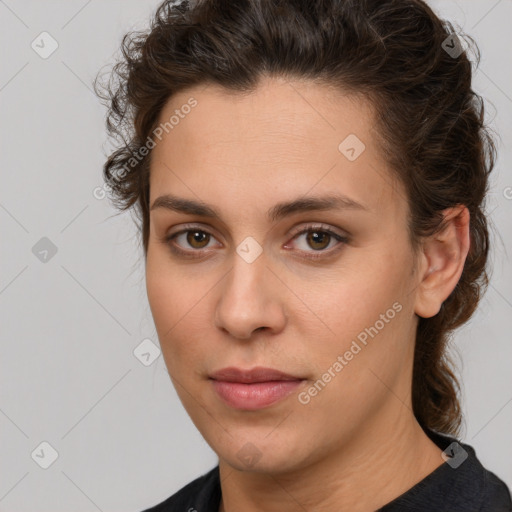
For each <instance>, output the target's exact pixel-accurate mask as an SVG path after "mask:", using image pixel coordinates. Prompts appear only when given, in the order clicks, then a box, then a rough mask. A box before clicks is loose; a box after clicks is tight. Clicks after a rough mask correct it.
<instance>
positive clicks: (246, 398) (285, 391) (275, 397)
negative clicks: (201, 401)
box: [209, 367, 305, 411]
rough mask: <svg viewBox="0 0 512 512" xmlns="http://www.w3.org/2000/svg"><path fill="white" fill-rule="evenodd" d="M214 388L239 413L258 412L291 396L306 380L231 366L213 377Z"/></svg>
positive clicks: (211, 375)
mask: <svg viewBox="0 0 512 512" xmlns="http://www.w3.org/2000/svg"><path fill="white" fill-rule="evenodd" d="M209 377H210V380H211V382H212V385H213V388H214V390H215V391H216V393H217V395H218V396H219V397H220V399H221V400H222V401H223V402H224V403H225V404H226V405H228V406H230V407H232V408H234V409H240V410H248V411H249V410H258V409H262V408H264V407H268V406H270V405H272V404H274V403H276V402H278V401H280V400H282V399H284V398H286V397H287V396H289V395H290V394H291V393H293V391H295V390H296V389H297V388H298V387H299V386H301V385H302V383H303V382H304V380H305V379H304V378H302V377H298V376H294V375H290V374H287V373H284V372H281V371H280V370H276V369H273V368H263V367H256V368H252V369H249V370H244V369H241V368H235V367H229V368H224V369H222V370H219V371H216V372H213V373H212V374H210V376H209Z"/></svg>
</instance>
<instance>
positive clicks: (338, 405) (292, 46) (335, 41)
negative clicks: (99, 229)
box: [103, 0, 512, 512]
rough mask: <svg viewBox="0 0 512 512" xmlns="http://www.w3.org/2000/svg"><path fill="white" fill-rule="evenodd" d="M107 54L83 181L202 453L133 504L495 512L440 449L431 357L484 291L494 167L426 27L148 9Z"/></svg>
mask: <svg viewBox="0 0 512 512" xmlns="http://www.w3.org/2000/svg"><path fill="white" fill-rule="evenodd" d="M469 39H470V38H469ZM122 49H123V57H124V58H123V60H122V61H120V62H119V63H118V64H117V66H116V67H115V75H116V76H117V77H118V78H119V79H120V80H119V81H117V82H116V85H115V86H114V85H111V86H110V87H109V88H107V93H106V94H104V95H103V97H104V98H105V99H107V100H108V101H109V102H110V103H109V105H110V111H109V117H108V123H107V125H108V128H109V130H110V132H111V133H112V134H113V135H116V134H117V135H121V136H126V134H128V137H129V141H128V142H127V143H126V144H124V145H123V146H122V147H120V148H119V149H118V150H117V151H116V152H115V153H113V154H112V155H111V156H110V157H109V159H108V161H107V162H106V164H105V167H104V173H105V177H106V179H107V182H108V183H109V185H110V187H111V189H112V192H113V199H114V201H115V203H116V205H117V206H118V207H119V208H120V209H127V208H131V207H132V206H133V207H135V211H136V212H137V213H138V214H139V220H140V228H141V234H142V241H143V247H144V254H145V259H146V283H147V293H148V299H149V303H150V306H151V311H152V315H153V318H154V321H155V325H156V329H157V332H158V337H159V341H160V345H161V348H162V353H163V356H164V359H165V363H166V366H167V369H168V371H169V374H170V377H171V379H172V382H173V384H174V386H175V387H176V391H177V393H178V395H179V397H180V399H181V401H182V403H183V405H184V407H185V409H186V410H187V412H188V414H189V415H190V417H191V419H192V421H193V422H194V424H195V425H196V427H197V428H198V430H199V431H200V432H201V434H202V435H203V436H204V438H205V440H206V441H207V442H208V443H209V445H210V446H211V447H212V449H213V450H214V451H215V452H216V453H217V454H218V457H219V464H218V466H216V467H215V468H213V469H212V470H211V471H210V472H208V473H207V474H206V475H203V476H202V477H200V478H198V479H196V480H194V481H193V482H191V483H190V484H189V485H187V486H185V487H184V488H183V489H181V490H180V491H179V492H177V493H176V494H174V495H173V496H171V497H170V498H169V499H167V500H165V501H164V502H162V503H160V504H158V505H156V506H153V508H150V509H148V510H151V511H171V510H173V511H174V510H183V511H185V510H189V511H194V510H197V511H199V512H203V511H215V512H217V511H223V512H234V511H243V512H252V511H262V510H263V511H274V510H276V511H277V510H279V511H282V510H286V511H306V510H307V511H317V510H318V511H323V512H330V511H340V510H350V511H352V512H354V511H356V512H357V511H374V510H383V511H403V510H414V511H418V510H425V511H427V510H428V511H432V510H450V511H451V512H454V511H473V510H474V511H477V510H478V511H494V512H496V511H505V510H511V509H512V503H511V499H510V491H509V490H508V488H507V486H506V485H505V484H504V482H502V481H501V480H500V479H499V478H498V477H497V476H496V475H494V474H493V473H492V472H490V471H489V470H487V469H485V468H484V467H483V466H482V465H481V463H480V462H479V460H478V459H477V457H476V454H475V452H474V450H473V449H472V447H471V446H469V445H467V444H464V443H462V442H458V441H457V434H458V432H459V427H460V423H461V410H460V405H459V399H458V391H459V389H458V384H457V380H456V378H455V376H454V373H452V369H451V367H450V364H449V361H448V359H447V354H446V351H447V344H448V341H449V336H450V334H451V332H452V331H453V330H454V329H455V328H456V327H459V326H460V325H462V324H463V323H465V322H466V321H467V320H468V319H469V318H470V317H471V315H472V313H473V312H474V311H475V309H476V307H477V304H478V299H479V297H480V295H481V294H482V293H483V291H484V289H485V286H486V284H487V282H488V275H487V271H486V265H487V254H488V242H489V239H488V228H487V220H486V217H485V215H484V213H483V210H482V204H483V200H484V197H485V193H486V190H487V183H488V175H489V173H490V171H491V170H492V168H493V165H494V159H495V147H494V144H493V140H492V138H491V136H490V135H489V133H488V130H487V129H486V127H485V126H484V125H483V102H482V101H481V98H480V97H479V96H478V95H476V94H475V93H474V91H473V90H472V89H471V78H472V73H471V62H470V61H469V60H468V57H467V55H466V52H465V51H464V50H463V47H462V43H461V40H460V39H459V38H458V37H457V36H456V35H455V33H454V30H453V27H452V26H451V25H450V23H448V22H444V21H441V20H440V19H439V18H438V17H437V16H436V15H435V14H434V13H433V12H432V10H431V9H430V8H429V7H428V6H427V5H426V4H425V3H423V2H422V1H420V0H402V1H400V2H398V1H396V0H378V1H377V0H362V1H361V0H358V1H353V0H317V1H298V0H295V1H293V0H283V1H276V0H258V1H252V2H248V1H247V0H245V1H240V2H238V1H237V2H230V1H221V0H203V1H199V2H197V3H196V4H194V6H192V5H189V4H188V3H186V2H185V3H182V4H180V5H173V4H172V3H171V2H164V3H163V4H162V5H161V6H160V7H159V9H158V11H157V13H156V15H155V18H154V23H153V24H152V27H151V30H150V31H149V33H138V34H135V35H133V34H132V35H130V34H127V35H126V36H125V39H124V41H123V46H122ZM476 50H477V58H478V57H479V55H478V49H477V48H476Z"/></svg>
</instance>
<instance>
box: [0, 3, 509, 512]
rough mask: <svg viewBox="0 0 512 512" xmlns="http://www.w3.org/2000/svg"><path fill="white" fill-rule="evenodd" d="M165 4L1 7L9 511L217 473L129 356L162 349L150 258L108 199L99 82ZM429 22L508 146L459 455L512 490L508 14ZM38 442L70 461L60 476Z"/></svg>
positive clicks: (127, 508) (470, 356)
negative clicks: (147, 271)
mask: <svg viewBox="0 0 512 512" xmlns="http://www.w3.org/2000/svg"><path fill="white" fill-rule="evenodd" d="M158 3H159V2H158V1H147V2H140V1H138V2H137V1H135V0H130V1H127V0H123V1H121V0H115V1H114V0H108V1H103V2H100V1H99V0H89V1H84V0H73V1H66V2H65V1H45V2H41V1H35V0H34V1H28V0H25V1H15V0H5V1H2V0H0V38H1V41H0V48H1V52H2V55H1V59H0V62H1V67H0V109H1V114H0V129H1V133H0V141H1V146H0V147H1V151H0V162H1V164H0V165H1V170H2V176H3V180H2V182H3V183H2V188H1V193H0V223H1V229H2V244H1V262H2V264H1V269H2V272H1V277H0V307H1V320H0V321H1V326H2V331H1V345H0V347H1V354H2V357H1V358H0V439H1V442H0V511H4V512H5V511H8V512H29V511H30V512H43V511H45V512H50V511H51V512H63V511H67V512H69V511H71V510H72V511H74V512H81V511H83V512H85V511H96V510H100V511H105V512H106V511H112V512H114V511H123V512H135V511H140V510H142V509H143V508H145V507H147V506H149V505H152V504H155V503H157V502H159V501H161V500H163V499H164V498H165V497H167V496H169V495H170V494H172V493H174V492H175V491H176V490H178V489H179V488H180V487H182V486H183V485H185V484H186V483H188V482H189V481H191V480H192V479H194V478H196V477H197V476H199V475H200V474H202V473H204V472H206V471H207V470H209V469H210V468H212V467H213V466H214V465H215V464H216V462H217V458H216V456H215V454H214V452H213V451H212V450H211V449H210V448H209V447H208V445H207V444H206V443H205V441H204V440H203V439H202V437H201V436H200V435H199V433H198V432H197V431H196V429H195V427H194V425H193V424H192V422H191V421H190V419H189V418H188V416H187V414H186V413H185V411H184V409H183V407H182V406H181V404H180V402H179V400H178V398H177V396H176V394H175V392H174V389H173V388H172V385H171V382H170V379H169V377H168V375H167V372H166V368H165V364H164V361H163V359H162V357H161V356H160V357H158V358H156V359H155V360H154V361H153V358H154V356H153V355H152V356H151V357H150V356H145V358H146V359H148V358H150V360H151V361H152V364H150V365H148V366H145V365H144V364H143V363H142V362H141V360H140V359H138V358H137V357H135V355H134V353H133V351H134V349H136V347H138V346H139V344H140V343H141V342H142V341H143V340H145V339H150V340H152V342H153V343H154V344H155V345H158V340H157V336H156V332H155V329H154V325H153V321H152V318H151V314H150V310H149V305H148V303H147V298H146V292H145V283H144V268H143V258H142V256H141V254H142V253H141V249H140V246H139V245H138V241H137V233H136V230H135V227H134V224H133V221H132V218H131V216H130V214H123V215H118V216H116V215H114V214H115V213H116V212H115V210H114V209H113V207H112V206H111V205H110V204H109V202H108V199H106V198H104V199H101V193H98V189H97V187H101V186H102V177H101V166H102V164H103V162H104V159H105V154H106V153H108V152H109V151H110V148H111V145H110V144H109V143H108V142H107V139H106V135H105V131H104V115H105V110H104V108H103V107H102V106H101V105H100V103H99V101H98V100H97V98H96V97H95V95H94V94H93V92H92V87H91V81H92V79H93V78H94V76H95V75H96V73H97V72H98V71H99V70H100V68H101V67H102V66H103V65H105V64H108V63H111V62H112V59H113V58H114V56H115V54H117V52H118V47H119V43H120V40H121V37H122V35H123V34H124V33H125V32H127V31H129V30H133V29H137V28H145V27H146V26H147V21H148V19H149V16H150V15H151V14H152V13H153V10H154V8H155V7H156V6H157V5H158ZM430 5H432V6H433V7H434V8H435V10H436V11H437V12H438V13H439V14H441V16H443V17H447V18H449V19H450V20H452V21H454V22H455V23H456V24H457V25H458V27H460V28H461V29H462V30H464V31H465V32H466V31H467V32H468V33H469V34H470V35H472V36H473V37H474V38H475V39H476V40H477V43H478V44H479V47H480V49H481V51H482V62H481V66H480V68H479V70H478V71H477V72H476V74H475V82H474V84H475V88H476V90H477V92H479V93H480V94H483V95H484V97H485V98H486V101H487V120H488V121H490V122H491V125H492V127H493V128H494V129H495V130H496V131H497V132H498V133H499V139H498V141H497V142H498V149H499V159H498V162H497V166H496V170H495V171H494V176H493V181H492V188H491V193H490V195H489V203H488V212H489V213H490V215H491V218H492V220H493V222H494V224H495V230H494V232H493V244H494V247H493V252H492V255H491V259H492V261H493V267H494V272H493V277H492V282H491V286H490V287H489V291H488V293H487V295H486V296H485V298H484V299H483V301H482V303H481V305H480V307H479V310H478V312H477V314H476V315H475V316H474V318H473V319H472V321H471V322H470V323H469V324H468V325H467V326H466V327H464V328H462V329H460V330H459V331H458V332H457V335H456V337H455V345H456V348H457V349H458V352H459V353H460V360H459V365H460V367H461V373H462V380H463V383H464V400H463V406H464V413H465V418H466V423H465V430H464V434H463V437H462V440H463V441H465V442H467V443H469V444H471V445H472V446H474V447H475V449H476V451H477V455H478V456H479V458H480V460H481V461H482V463H483V464H484V465H485V466H487V467H488V468H489V469H491V470H492V471H493V472H495V473H496V474H497V475H498V476H500V477H501V478H502V479H503V480H504V481H505V482H506V483H507V484H508V485H509V486H510V487H511V488H512V464H511V463H510V461H511V460H512V442H511V436H510V431H511V428H510V427H511V424H512V403H511V401H512V385H511V384H512V379H511V370H510V362H511V360H512V345H511V343H510V341H511V335H510V330H509V319H510V317H511V315H512V272H511V265H510V259H509V258H510V256H509V254H507V248H508V249H510V247H511V242H512V229H511V223H512V222H511V219H512V173H511V170H510V164H511V160H512V158H511V149H510V145H509V144H507V142H508V141H509V140H510V136H511V131H512V126H511V120H512V86H511V85H512V71H511V67H510V62H509V60H508V57H509V55H508V54H509V52H510V48H511V47H512V35H511V33H512V31H511V30H510V22H511V21H512V2H511V1H510V0H500V1H492V2H491V1H488V0H485V1H484V0H479V1H464V2H463V1H462V0H461V1H458V2H455V1H446V0H444V1H442V2H441V1H440V0H436V1H431V2H430ZM43 31H46V32H48V33H49V34H50V35H51V37H52V38H53V39H54V40H56V41H57V43H58V45H59V46H58V49H57V50H56V51H55V52H54V53H53V54H52V55H51V56H49V57H48V58H47V59H43V58H41V57H40V55H39V54H38V53H36V51H34V50H33V49H32V47H31V44H32V42H33V41H34V40H36V43H37V42H38V41H39V45H40V46H42V43H40V38H38V36H39V34H41V32H43ZM44 37H47V36H44ZM48 48H50V40H49V39H46V40H45V49H46V50H47V49H48ZM40 51H42V49H41V50H40ZM95 190H96V193H95ZM45 237H46V238H45ZM43 238H44V239H43ZM41 239H43V240H41ZM47 239H48V240H47ZM50 241H51V242H50ZM51 244H53V245H51ZM52 246H54V247H55V248H56V250H57V252H56V253H55V254H52V252H51V247H52ZM34 247H35V248H34ZM44 250H49V252H48V253H44ZM41 258H43V259H44V258H46V261H41ZM145 343H148V342H145ZM143 347H144V346H143ZM141 359H143V358H141ZM148 362H149V361H148ZM42 442H47V443H49V444H50V445H51V446H52V447H53V449H54V450H56V452H57V453H58V458H57V459H56V460H55V461H54V462H53V464H51V465H50V466H49V467H48V468H47V469H43V468H42V467H40V466H41V464H43V465H44V464H45V463H46V464H48V463H49V462H51V455H52V452H51V449H50V448H48V447H47V446H46V445H42V446H41V443H42Z"/></svg>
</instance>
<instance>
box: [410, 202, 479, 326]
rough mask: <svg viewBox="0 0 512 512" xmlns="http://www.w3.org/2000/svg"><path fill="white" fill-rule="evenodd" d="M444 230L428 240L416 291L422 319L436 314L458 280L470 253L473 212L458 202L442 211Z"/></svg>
mask: <svg viewBox="0 0 512 512" xmlns="http://www.w3.org/2000/svg"><path fill="white" fill-rule="evenodd" d="M443 216H444V223H443V224H444V227H443V229H442V230H441V231H440V232H438V233H436V234H435V235H432V236H431V237H429V238H427V239H425V241H424V242H423V247H422V258H421V259H422V264H421V267H422V271H421V274H420V275H419V279H420V282H419V284H418V289H417V293H416V303H415V309H414V311H415V313H416V314H417V315H418V316H420V317H423V318H430V317H432V316H435V315H436V314H437V313H438V312H439V310H440V309H441V305H442V303H443V302H444V301H445V300H446V299H447V298H448V297H449V295H450V294H451V293H452V291H453V290H454V288H455V287H456V286H457V283H458V282H459V279H460V276H461V275H462V271H463V269H464V263H465V261H466V257H467V255H468V252H469V245H470V236H469V227H470V215H469V210H468V209H467V207H465V206H463V205H458V206H455V207H452V208H448V209H446V210H444V211H443Z"/></svg>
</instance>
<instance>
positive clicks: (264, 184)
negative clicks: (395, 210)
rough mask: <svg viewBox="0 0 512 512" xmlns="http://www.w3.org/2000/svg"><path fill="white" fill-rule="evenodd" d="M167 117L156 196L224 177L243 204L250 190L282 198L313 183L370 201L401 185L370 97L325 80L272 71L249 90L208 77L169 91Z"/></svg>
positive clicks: (221, 182) (154, 181)
mask: <svg viewBox="0 0 512 512" xmlns="http://www.w3.org/2000/svg"><path fill="white" fill-rule="evenodd" d="M188 105H194V106H193V107H191V108H189V107H188ZM171 118H172V121H173V122H172V123H170V122H169V120H171ZM159 122H160V123H161V126H164V127H165V123H167V129H166V130H164V131H163V134H162V137H161V140H160V141H156V142H157V144H156V147H155V148H154V149H153V154H152V163H151V178H150V193H151V197H150V202H151V203H152V202H153V201H154V199H155V197H156V196H157V194H158V195H159V194H161V193H171V192H173V193H174V192H176V191H177V190H179V191H180V193H181V195H185V196H188V197H193V196H197V197H200V198H201V197H204V196H205V195H207V196H208V195H210V193H211V192H213V194H216V193H218V194H222V190H223V189H222V187H224V190H225V194H224V195H225V196H226V197H227V195H228V192H229V195H230V196H231V197H233V196H236V197H237V198H238V201H239V204H240V205H241V206H243V205H244V197H246V196H247V194H249V195H254V194H257V195H259V196H260V197H261V198H263V197H269V198H270V197H271V196H276V198H277V196H278V195H279V196H280V197H279V199H282V198H283V197H282V196H285V195H289V196H290V197H296V196H298V195H303V194H306V193H307V192H308V191H309V190H312V189H313V188H314V189H315V190H314V191H315V192H325V191H333V190H335V191H339V192H341V193H343V194H345V195H347V196H350V197H352V198H353V199H354V200H356V201H358V200H359V201H360V202H362V203H366V204H368V202H369V201H368V198H369V196H370V197H371V200H370V202H372V201H373V202H374V203H375V202H379V201H381V202H382V201H388V200H389V199H390V197H391V196H392V195H393V194H395V190H394V189H395V188H396V187H397V186H399V184H397V183H395V180H394V177H393V175H392V174H391V173H390V172H389V169H387V167H386V165H385V162H384V161H383V158H382V155H381V153H380V151H379V148H378V147H377V143H376V137H375V133H374V126H375V122H374V114H373V110H372V108H371V105H370V104H369V102H368V101H365V100H364V99H363V98H362V97H361V96H356V95H353V94H348V93H343V92H342V91H338V90H335V89H333V88H332V87H328V86H326V85H320V84H318V83H314V82H311V81H305V80H304V81H298V80H294V81H291V80H285V79H284V78H266V79H263V80H262V81H261V82H260V84H259V85H258V87H257V88H256V89H255V90H254V91H252V92H250V93H242V94H240V93H238V92H232V91H229V90H226V89H224V88H222V87H220V86H218V85H207V86H205V85H201V86H197V87H194V88H190V89H187V90H185V91H182V92H180V93H179V94H176V95H175V96H173V97H172V98H170V100H169V101H168V102H167V104H166V105H165V107H164V108H163V110H162V112H161V115H160V118H159ZM347 150H348V152H347ZM354 156H355V158H354ZM226 186H228V187H229V191H228V190H226ZM207 190H209V191H210V193H209V192H207ZM402 196H403V194H402ZM197 197H196V198H197ZM276 202H277V201H276Z"/></svg>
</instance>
